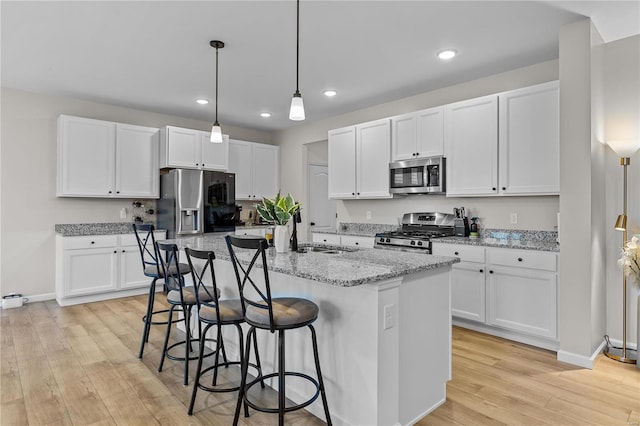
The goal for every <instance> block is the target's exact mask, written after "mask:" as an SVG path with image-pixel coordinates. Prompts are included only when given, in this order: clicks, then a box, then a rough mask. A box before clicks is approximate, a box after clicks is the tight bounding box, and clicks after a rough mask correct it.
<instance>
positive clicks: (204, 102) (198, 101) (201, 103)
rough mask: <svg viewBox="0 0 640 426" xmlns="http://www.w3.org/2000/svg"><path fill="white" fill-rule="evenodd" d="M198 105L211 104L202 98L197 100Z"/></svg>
mask: <svg viewBox="0 0 640 426" xmlns="http://www.w3.org/2000/svg"><path fill="white" fill-rule="evenodd" d="M196 103H198V104H200V105H206V104H208V103H209V100H208V99H204V98H200V99H196Z"/></svg>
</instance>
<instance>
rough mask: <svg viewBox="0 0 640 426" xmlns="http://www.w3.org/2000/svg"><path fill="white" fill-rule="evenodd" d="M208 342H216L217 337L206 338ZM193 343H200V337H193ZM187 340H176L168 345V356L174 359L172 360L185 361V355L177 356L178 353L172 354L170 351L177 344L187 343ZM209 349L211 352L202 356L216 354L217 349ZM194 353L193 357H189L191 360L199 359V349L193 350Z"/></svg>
mask: <svg viewBox="0 0 640 426" xmlns="http://www.w3.org/2000/svg"><path fill="white" fill-rule="evenodd" d="M206 341H207V342H215V339H206ZM191 343H200V339H197V338H193V339H191ZM186 344H187V341H186V340H182V341H180V342H176V343H174V344H172V345H171V346H168V347H167V358H168V359H170V360H172V361H184V356H176V355H171V354H170V353H169V351H170V350H171V349H173V348H175V347H177V346H181V345H186ZM208 349H209V351H210V352H209V353H205V354H204V355H203V356H202V358H207V357H210V356H211V355H214V354H215V353H216V351H215V350H213V349H211V348H208ZM193 353H194V355H193V356H192V357H191V356H190V357H189V361H193V360H197V359H198V351H193Z"/></svg>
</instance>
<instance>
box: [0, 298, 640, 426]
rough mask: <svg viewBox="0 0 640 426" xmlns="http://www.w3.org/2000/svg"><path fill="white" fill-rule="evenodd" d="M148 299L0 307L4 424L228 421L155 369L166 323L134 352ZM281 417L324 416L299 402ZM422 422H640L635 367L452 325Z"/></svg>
mask: <svg viewBox="0 0 640 426" xmlns="http://www.w3.org/2000/svg"><path fill="white" fill-rule="evenodd" d="M145 303H146V297H145V296H138V297H130V298H126V299H116V300H111V301H106V302H97V303H91V304H85V305H77V306H70V307H66V308H60V307H59V306H58V305H57V303H56V302H55V301H49V302H39V303H30V304H27V305H25V306H23V307H22V308H18V309H9V310H1V311H0V312H1V315H0V320H1V329H0V351H1V367H2V368H1V376H0V391H1V401H0V404H1V405H0V424H1V425H10V426H13V425H156V424H165V425H205V424H206V425H228V424H231V421H232V419H233V410H234V408H235V396H236V394H235V393H228V394H209V393H206V392H199V393H198V398H197V402H196V406H195V410H194V411H195V412H194V415H193V416H188V415H187V414H186V411H187V408H186V407H187V406H188V403H189V398H190V394H191V386H187V387H184V386H182V363H177V362H173V361H166V362H165V369H164V371H163V372H162V373H158V372H157V364H158V360H159V357H160V352H159V349H160V345H161V342H162V338H163V336H164V329H163V327H160V326H155V327H152V330H151V336H150V338H149V343H148V346H147V348H146V349H145V356H144V359H143V360H142V361H140V360H138V359H137V357H136V355H137V351H138V344H139V339H140V335H141V332H142V322H141V320H140V317H141V315H142V313H143V311H144V309H145ZM178 337H179V336H178ZM194 368H195V363H194V364H193V367H192V368H191V371H193V369H194ZM229 374H231V375H232V376H233V375H235V374H237V371H235V370H232V369H231V368H230V369H229ZM232 379H233V377H232ZM272 394H273V392H270V391H267V392H265V393H264V396H263V398H265V399H267V398H269V397H270V396H273V395H272ZM286 419H287V424H291V425H316V424H317V425H320V424H323V423H322V422H321V421H319V420H318V419H316V418H315V417H313V416H312V415H310V414H308V413H306V412H304V411H298V412H294V413H289V414H287V417H286ZM275 422H277V418H276V417H275V416H274V415H270V414H264V413H258V412H255V411H253V410H252V411H251V417H249V418H244V417H242V416H241V424H243V425H265V424H274V423H275ZM418 424H419V425H421V426H426V425H499V424H505V425H639V424H640V370H637V369H636V368H635V366H630V365H622V364H619V363H617V362H615V361H612V360H609V359H608V358H605V357H603V356H600V357H599V358H598V360H597V363H596V366H595V368H594V369H593V370H586V369H581V368H577V367H573V366H571V365H568V364H563V363H560V362H557V361H556V359H555V353H553V352H549V351H545V350H542V349H537V348H532V347H530V346H526V345H522V344H518V343H514V342H510V341H507V340H503V339H500V338H496V337H492V336H487V335H484V334H480V333H476V332H473V331H469V330H464V329H460V328H454V330H453V380H452V381H451V382H449V384H448V385H447V402H446V403H445V404H444V405H442V406H441V407H439V408H438V409H437V410H435V411H434V412H433V413H431V414H430V415H429V416H427V417H426V418H425V419H423V420H422V421H420V422H419V423H418Z"/></svg>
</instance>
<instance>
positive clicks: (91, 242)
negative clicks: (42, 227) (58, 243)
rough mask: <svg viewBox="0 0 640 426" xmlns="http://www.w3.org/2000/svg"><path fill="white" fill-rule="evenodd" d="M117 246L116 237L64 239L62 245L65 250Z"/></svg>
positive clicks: (84, 236) (89, 236)
mask: <svg viewBox="0 0 640 426" xmlns="http://www.w3.org/2000/svg"><path fill="white" fill-rule="evenodd" d="M117 245H118V236H117V235H83V236H80V237H64V243H63V247H64V249H65V250H77V249H88V248H99V247H100V248H102V247H116V246H117Z"/></svg>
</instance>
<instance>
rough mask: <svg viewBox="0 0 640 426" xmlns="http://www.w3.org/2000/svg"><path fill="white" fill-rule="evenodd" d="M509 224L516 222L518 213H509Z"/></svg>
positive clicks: (515, 223)
mask: <svg viewBox="0 0 640 426" xmlns="http://www.w3.org/2000/svg"><path fill="white" fill-rule="evenodd" d="M511 224H512V225H517V224H518V213H511Z"/></svg>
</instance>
